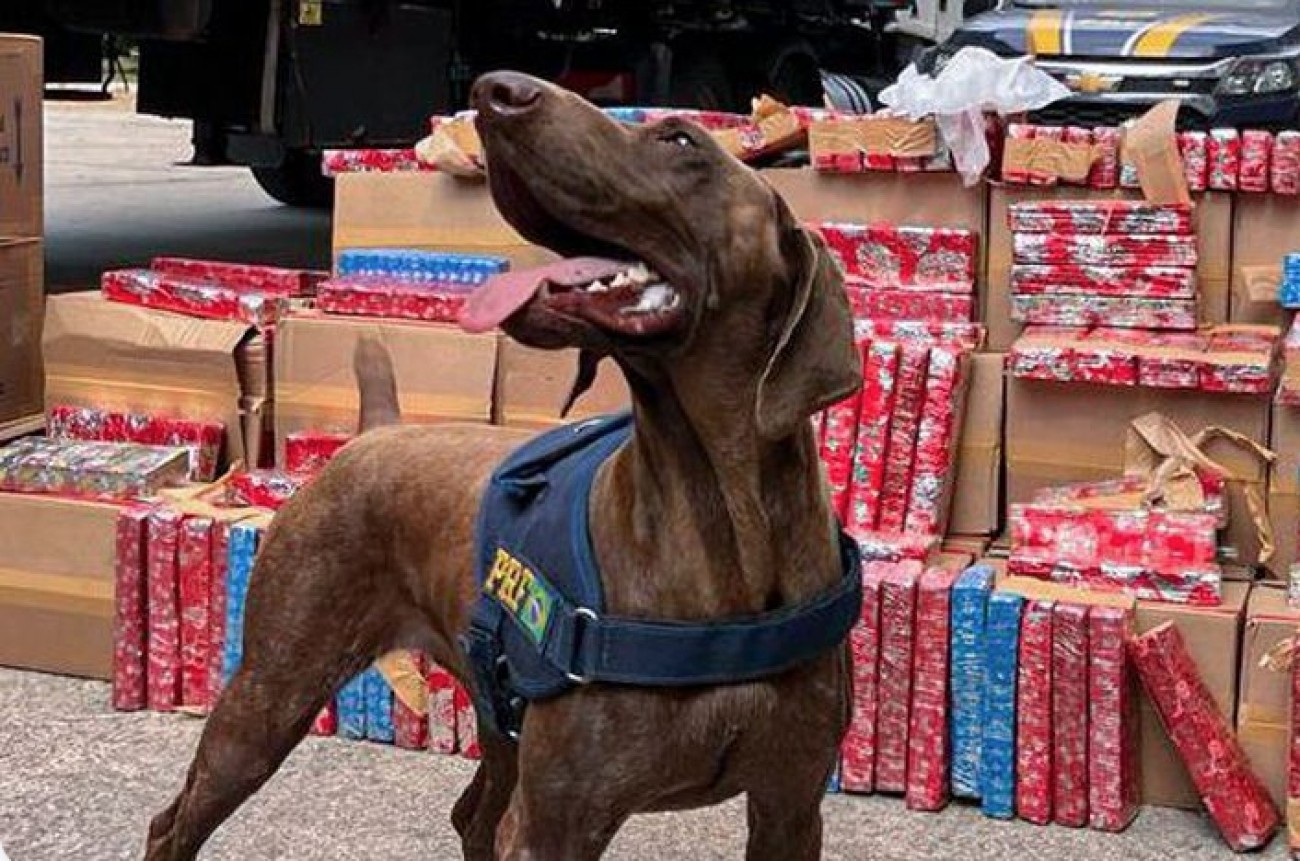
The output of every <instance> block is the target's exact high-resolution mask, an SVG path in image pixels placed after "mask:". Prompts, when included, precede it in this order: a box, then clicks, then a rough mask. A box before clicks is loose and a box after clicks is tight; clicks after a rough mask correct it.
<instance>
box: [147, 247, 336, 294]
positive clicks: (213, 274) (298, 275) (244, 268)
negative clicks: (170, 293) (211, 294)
mask: <svg viewBox="0 0 1300 861" xmlns="http://www.w3.org/2000/svg"><path fill="white" fill-rule="evenodd" d="M149 268H150V269H152V270H153V271H154V272H161V273H164V274H167V275H183V276H184V277H186V278H198V279H200V280H204V281H217V282H219V283H220V284H222V285H223V286H225V287H229V288H231V289H233V290H238V291H243V292H249V293H266V294H269V295H274V296H299V297H301V296H311V295H314V294H315V292H316V285H317V284H319V283H320V282H321V281H323V280H324V279H325V277H326V275H325V273H324V272H313V271H309V270H305V269H284V268H281V267H279V266H261V265H259V264H255V263H227V262H226V261H223V260H193V259H190V258H187V257H155V258H154V259H153V260H152V261H151V262H150V264H149Z"/></svg>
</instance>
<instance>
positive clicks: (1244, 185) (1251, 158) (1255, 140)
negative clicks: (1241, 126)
mask: <svg viewBox="0 0 1300 861" xmlns="http://www.w3.org/2000/svg"><path fill="white" fill-rule="evenodd" d="M1272 157H1273V134H1272V132H1266V131H1260V130H1258V129H1250V130H1248V131H1245V132H1242V134H1241V173H1240V175H1239V176H1238V178H1237V188H1238V189H1239V190H1240V191H1256V192H1264V191H1268V179H1269V170H1270V166H1271V164H1270V163H1271V160H1272Z"/></svg>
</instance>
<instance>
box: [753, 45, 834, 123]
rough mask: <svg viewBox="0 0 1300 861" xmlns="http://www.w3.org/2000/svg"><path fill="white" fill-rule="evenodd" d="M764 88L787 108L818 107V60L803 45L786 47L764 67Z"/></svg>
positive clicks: (820, 101) (820, 95) (819, 77)
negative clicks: (765, 83)
mask: <svg viewBox="0 0 1300 861" xmlns="http://www.w3.org/2000/svg"><path fill="white" fill-rule="evenodd" d="M767 84H768V86H769V87H771V88H772V90H773V93H772V95H774V96H775V97H776V98H778V99H780V100H781V101H783V102H785V103H786V104H787V105H807V106H810V107H821V105H822V100H823V93H824V91H823V88H822V81H821V74H820V72H819V70H818V68H817V58H816V57H815V56H814V54H813V52H812V49H811V48H809V47H808V46H807V45H806V44H802V43H801V44H795V45H791V46H787V47H786V48H785V49H783V50H781V51H779V52H778V53H776V54H775V55H774V56H773V57H772V59H771V60H770V61H769V63H768V66H767Z"/></svg>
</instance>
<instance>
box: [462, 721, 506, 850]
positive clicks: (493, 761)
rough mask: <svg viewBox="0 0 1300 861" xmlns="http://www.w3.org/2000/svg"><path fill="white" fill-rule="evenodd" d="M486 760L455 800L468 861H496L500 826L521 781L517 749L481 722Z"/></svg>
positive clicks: (481, 763)
mask: <svg viewBox="0 0 1300 861" xmlns="http://www.w3.org/2000/svg"><path fill="white" fill-rule="evenodd" d="M478 737H479V743H480V746H481V747H482V750H483V758H482V759H481V760H480V761H479V765H478V770H477V771H475V772H474V780H473V782H472V783H471V784H470V785H469V786H468V787H466V788H465V792H464V793H463V794H462V795H461V797H460V798H459V799H458V800H457V801H456V807H455V809H453V810H452V813H451V821H452V824H453V825H454V826H455V828H456V833H457V834H459V835H460V840H461V852H462V854H463V855H464V856H465V861H494V859H495V858H496V835H497V827H498V826H499V825H500V823H501V817H503V816H504V815H505V812H506V808H507V807H508V806H509V805H510V796H511V793H513V792H514V789H515V784H516V782H517V781H518V775H519V764H518V748H517V747H516V746H515V743H514V742H512V741H509V740H507V739H504V738H502V737H500V736H498V735H497V734H496V733H495V732H494V731H493V730H492V729H491V728H489V727H488V726H487V725H485V724H484V723H483V722H482V721H480V722H479V735H478Z"/></svg>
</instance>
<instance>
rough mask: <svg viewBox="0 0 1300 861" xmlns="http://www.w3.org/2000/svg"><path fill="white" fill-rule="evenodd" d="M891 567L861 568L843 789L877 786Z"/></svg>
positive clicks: (883, 564)
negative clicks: (883, 610)
mask: <svg viewBox="0 0 1300 861" xmlns="http://www.w3.org/2000/svg"><path fill="white" fill-rule="evenodd" d="M891 568H892V564H891V563H888V562H868V563H866V564H865V565H863V568H862V618H861V621H859V622H858V624H857V625H855V626H854V627H853V630H852V632H850V634H849V648H850V649H851V651H852V655H853V711H852V714H851V715H850V718H849V729H848V732H846V733H845V735H844V741H843V743H842V745H841V747H840V788H841V789H843V790H844V791H845V792H852V793H870V792H874V791H875V789H876V718H877V715H878V714H879V711H880V696H879V691H878V689H877V685H878V683H879V679H880V589H881V584H882V583H883V582H884V579H885V575H886V574H887V573H888V572H889V570H890V569H891Z"/></svg>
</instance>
